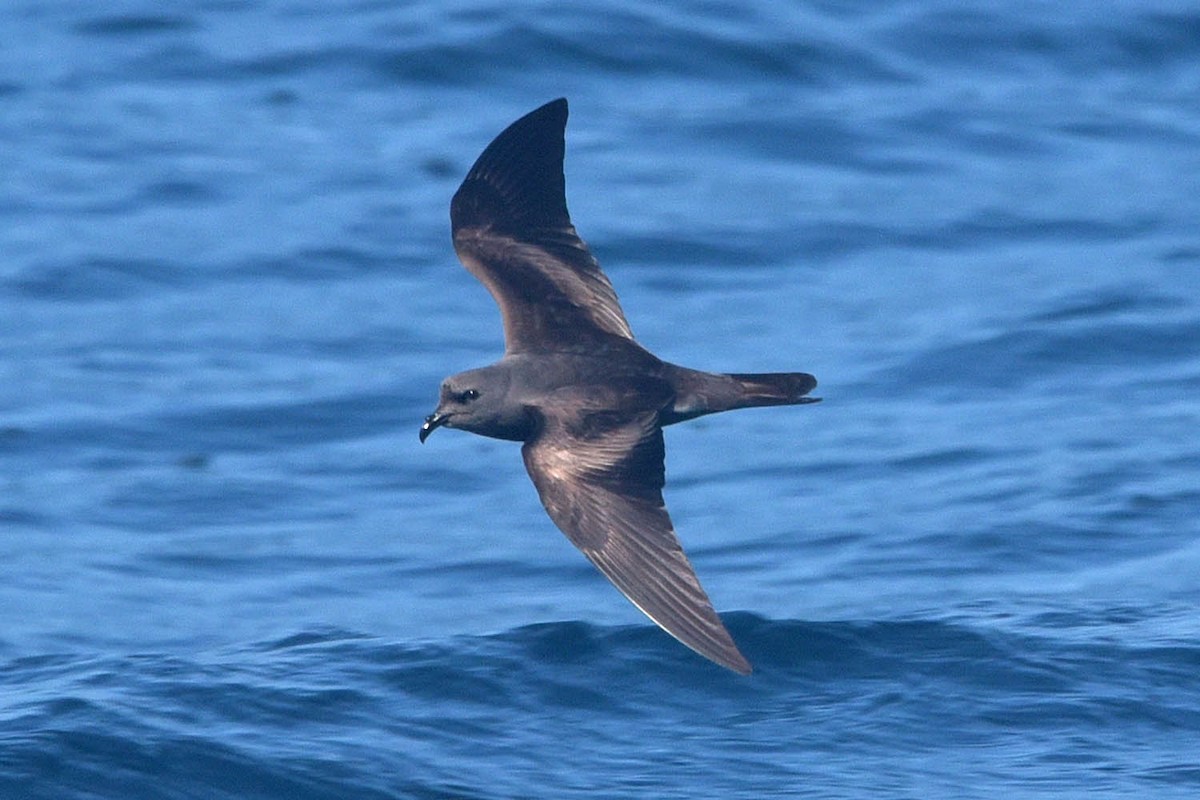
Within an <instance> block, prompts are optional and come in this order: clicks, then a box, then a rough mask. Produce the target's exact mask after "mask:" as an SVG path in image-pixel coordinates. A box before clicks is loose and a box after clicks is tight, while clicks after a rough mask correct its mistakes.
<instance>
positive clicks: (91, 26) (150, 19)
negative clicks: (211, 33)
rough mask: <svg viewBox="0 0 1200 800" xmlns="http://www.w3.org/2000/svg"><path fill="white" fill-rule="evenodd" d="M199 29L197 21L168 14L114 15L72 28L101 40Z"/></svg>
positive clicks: (79, 23)
mask: <svg viewBox="0 0 1200 800" xmlns="http://www.w3.org/2000/svg"><path fill="white" fill-rule="evenodd" d="M199 28H200V25H199V23H198V22H196V21H195V20H192V19H188V18H186V17H177V16H171V15H167V14H154V15H151V14H114V15H110V16H102V17H96V18H94V19H90V20H86V21H83V22H77V23H75V24H73V25H72V26H71V29H72V30H74V31H75V32H76V33H81V34H84V35H87V36H96V37H101V38H104V37H116V38H121V37H126V36H144V35H153V34H158V33H173V32H177V31H195V30H199Z"/></svg>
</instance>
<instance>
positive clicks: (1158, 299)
mask: <svg viewBox="0 0 1200 800" xmlns="http://www.w3.org/2000/svg"><path fill="white" fill-rule="evenodd" d="M1185 305H1186V303H1185V301H1184V300H1183V299H1182V298H1180V297H1178V296H1173V295H1169V294H1165V293H1162V292H1159V291H1157V290H1155V289H1153V288H1151V287H1129V288H1128V289H1108V290H1105V289H1099V290H1096V291H1093V292H1089V293H1087V294H1083V295H1074V296H1070V297H1064V298H1060V299H1058V300H1057V301H1055V303H1054V307H1053V308H1050V309H1047V310H1046V311H1043V312H1040V313H1037V314H1033V315H1031V316H1030V317H1028V321H1029V322H1045V323H1055V322H1073V321H1076V320H1086V319H1103V318H1105V317H1117V316H1121V315H1126V314H1135V313H1137V314H1146V315H1149V314H1153V313H1154V312H1159V311H1169V310H1173V309H1178V308H1182V307H1184V306H1185Z"/></svg>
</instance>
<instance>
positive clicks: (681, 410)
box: [661, 365, 820, 425]
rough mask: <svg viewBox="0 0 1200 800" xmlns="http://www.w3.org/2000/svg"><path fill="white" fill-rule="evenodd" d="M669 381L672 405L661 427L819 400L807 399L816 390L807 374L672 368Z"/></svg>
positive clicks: (813, 380) (815, 381) (664, 414)
mask: <svg viewBox="0 0 1200 800" xmlns="http://www.w3.org/2000/svg"><path fill="white" fill-rule="evenodd" d="M671 378H672V384H673V386H674V387H675V403H674V405H673V406H672V407H671V408H669V409H666V410H665V411H664V412H663V414H662V416H661V420H662V424H664V425H670V424H672V423H675V422H682V421H683V420H686V419H695V418H696V417H699V416H703V415H705V414H715V413H717V412H718V411H732V410H733V409H735V408H754V407H755V406H790V405H800V404H801V403H816V402H818V401H819V400H820V398H819V397H808V396H807V395H808V393H809V392H811V391H812V390H813V389H815V388H816V386H817V379H816V378H814V377H813V376H812V375H809V374H808V373H807V372H762V373H749V372H743V373H733V374H720V373H712V372H700V371H698V370H691V369H686V368H683V367H676V366H674V365H672V367H671Z"/></svg>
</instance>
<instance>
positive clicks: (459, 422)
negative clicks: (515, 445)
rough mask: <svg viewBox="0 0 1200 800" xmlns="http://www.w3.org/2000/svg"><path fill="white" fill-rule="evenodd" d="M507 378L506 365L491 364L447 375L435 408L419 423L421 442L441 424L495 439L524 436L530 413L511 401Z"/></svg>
mask: <svg viewBox="0 0 1200 800" xmlns="http://www.w3.org/2000/svg"><path fill="white" fill-rule="evenodd" d="M509 377H510V372H509V370H508V369H507V368H506V367H504V366H502V365H499V364H493V365H492V366H490V367H483V368H482V369H473V370H468V371H467V372H460V373H458V374H457V375H451V376H450V377H449V378H446V380H444V381H442V392H441V398H440V399H439V400H438V407H437V409H435V410H434V412H433V413H432V414H430V415H429V416H428V417H426V418H425V423H424V424H423V425H422V426H421V434H420V436H421V442H422V443H423V442H424V441H425V440H426V439H427V438H429V434H431V433H433V432H434V431H435V430H437V429H438V428H440V427H442V426H445V427H447V428H461V429H462V430H464V431H470V432H472V433H477V434H480V435H481V436H490V437H492V438H494V439H510V440H513V441H518V442H520V441H524V440H525V439H527V438H528V437H529V435H530V433H531V432H532V429H533V418H532V414H531V412H530V410H529V409H528V408H526V407H525V406H524V405H521V404H519V403H514V402H511V401H510V399H509V391H508V388H509Z"/></svg>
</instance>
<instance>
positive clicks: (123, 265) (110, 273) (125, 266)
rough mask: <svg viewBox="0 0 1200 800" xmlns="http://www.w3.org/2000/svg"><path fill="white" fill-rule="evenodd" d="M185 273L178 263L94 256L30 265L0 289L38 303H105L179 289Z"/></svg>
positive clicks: (0, 284) (184, 281)
mask: <svg viewBox="0 0 1200 800" xmlns="http://www.w3.org/2000/svg"><path fill="white" fill-rule="evenodd" d="M187 272H188V271H187V269H186V268H184V267H183V266H182V265H180V264H178V263H174V262H171V261H164V260H160V259H145V258H111V257H95V258H86V259H83V260H80V261H74V262H68V263H45V262H42V263H37V264H32V265H30V266H28V267H25V268H24V269H22V270H21V271H20V272H18V273H17V275H16V276H15V277H14V278H10V279H6V280H4V281H3V283H0V287H3V288H5V289H7V291H8V292H11V293H13V294H16V295H19V296H22V297H29V298H36V299H39V300H56V301H71V302H89V301H94V300H105V301H108V300H117V299H123V298H128V297H134V296H137V295H142V294H148V293H155V292H160V291H162V290H163V289H167V288H178V287H181V286H183V285H184V284H185V283H186V275H187Z"/></svg>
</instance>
